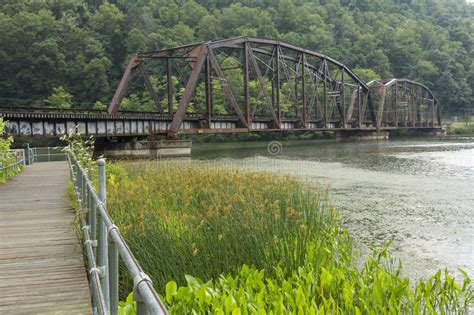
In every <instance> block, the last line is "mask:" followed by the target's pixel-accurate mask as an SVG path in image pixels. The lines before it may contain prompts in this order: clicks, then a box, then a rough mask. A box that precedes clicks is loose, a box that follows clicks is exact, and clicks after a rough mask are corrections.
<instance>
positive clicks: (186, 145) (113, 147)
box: [95, 140, 192, 159]
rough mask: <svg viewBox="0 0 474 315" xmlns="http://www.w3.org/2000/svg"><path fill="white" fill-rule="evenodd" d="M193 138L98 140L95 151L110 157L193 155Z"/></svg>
mask: <svg viewBox="0 0 474 315" xmlns="http://www.w3.org/2000/svg"><path fill="white" fill-rule="evenodd" d="M191 147H192V141H191V140H143V141H139V140H133V141H123V142H96V147H95V153H96V154H97V155H102V156H104V157H105V158H109V159H159V158H167V157H184V156H190V155H191Z"/></svg>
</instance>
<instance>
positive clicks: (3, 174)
mask: <svg viewBox="0 0 474 315" xmlns="http://www.w3.org/2000/svg"><path fill="white" fill-rule="evenodd" d="M7 125H8V122H7V121H4V120H3V118H0V183H4V182H6V181H7V180H8V179H9V178H12V177H13V176H15V175H16V174H18V173H20V172H21V171H22V170H23V165H22V164H18V165H16V166H15V167H13V168H11V167H10V168H8V169H7V168H6V167H7V166H8V165H11V164H13V163H15V161H16V156H15V153H14V152H8V150H10V148H11V145H12V143H13V137H11V136H9V137H5V136H4V134H5V129H6V127H7Z"/></svg>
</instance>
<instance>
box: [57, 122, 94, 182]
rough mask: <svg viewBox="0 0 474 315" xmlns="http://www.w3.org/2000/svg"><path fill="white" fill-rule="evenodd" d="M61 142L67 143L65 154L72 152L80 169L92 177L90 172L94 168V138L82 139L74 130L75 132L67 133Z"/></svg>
mask: <svg viewBox="0 0 474 315" xmlns="http://www.w3.org/2000/svg"><path fill="white" fill-rule="evenodd" d="M61 140H62V141H66V142H67V146H66V147H65V148H64V150H65V151H66V152H67V151H70V152H73V153H74V155H75V156H76V158H77V160H78V161H79V163H80V164H81V165H82V167H84V169H85V170H86V171H87V172H88V173H89V174H90V175H93V172H91V170H92V169H93V167H94V165H93V162H94V159H93V155H94V138H93V137H92V136H91V137H89V138H88V139H84V138H83V137H82V136H81V133H80V132H79V131H78V130H76V131H75V132H69V133H67V134H65V135H64V136H62V137H61Z"/></svg>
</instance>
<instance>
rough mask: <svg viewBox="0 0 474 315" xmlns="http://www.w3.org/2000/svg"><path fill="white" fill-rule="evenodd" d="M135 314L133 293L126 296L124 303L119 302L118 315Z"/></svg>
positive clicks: (135, 304)
mask: <svg viewBox="0 0 474 315" xmlns="http://www.w3.org/2000/svg"><path fill="white" fill-rule="evenodd" d="M136 313H137V303H136V302H135V301H134V300H133V292H130V294H129V295H128V296H127V299H126V300H125V301H120V302H119V307H118V314H119V315H135V314H136Z"/></svg>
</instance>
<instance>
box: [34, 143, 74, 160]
mask: <svg viewBox="0 0 474 315" xmlns="http://www.w3.org/2000/svg"><path fill="white" fill-rule="evenodd" d="M26 152H27V153H28V155H27V157H26V162H27V164H28V165H31V164H33V163H37V162H51V161H67V154H66V153H65V152H64V147H34V148H30V146H29V144H27V148H26Z"/></svg>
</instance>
